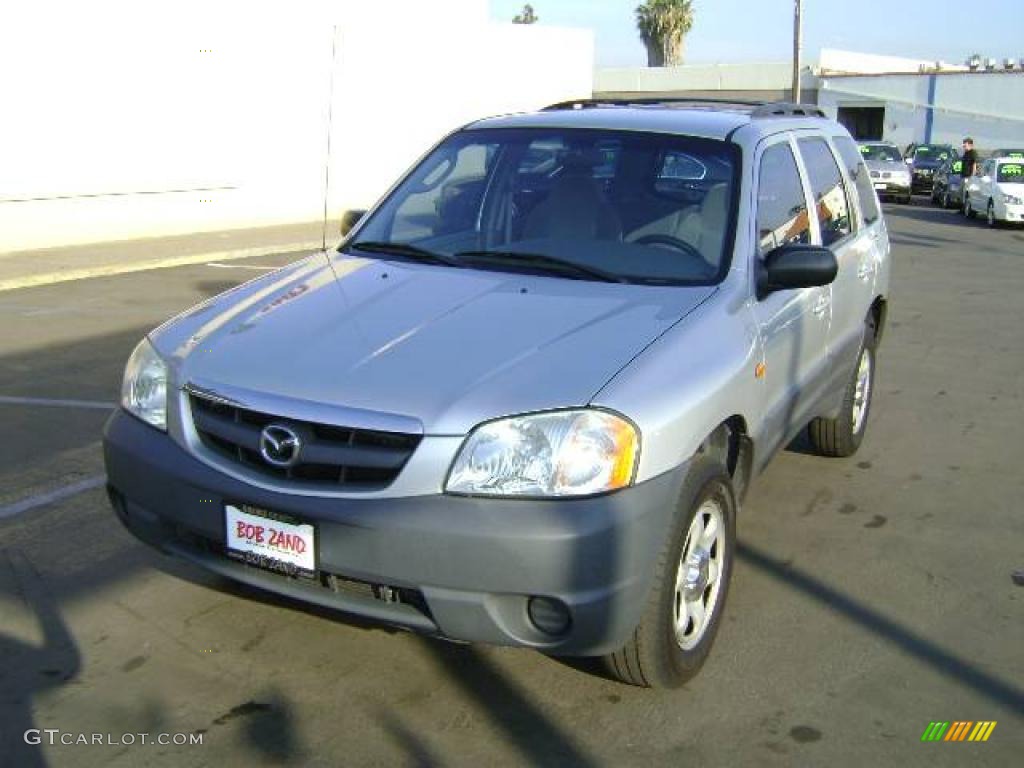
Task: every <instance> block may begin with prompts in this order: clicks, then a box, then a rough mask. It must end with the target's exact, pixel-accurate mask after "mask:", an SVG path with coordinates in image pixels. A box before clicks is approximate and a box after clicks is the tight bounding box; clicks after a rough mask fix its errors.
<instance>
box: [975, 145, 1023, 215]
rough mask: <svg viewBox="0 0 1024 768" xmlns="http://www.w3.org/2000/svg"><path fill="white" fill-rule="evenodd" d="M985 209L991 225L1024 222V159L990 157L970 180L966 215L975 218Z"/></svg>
mask: <svg viewBox="0 0 1024 768" xmlns="http://www.w3.org/2000/svg"><path fill="white" fill-rule="evenodd" d="M980 211H985V217H986V219H987V220H988V225H989V226H990V227H994V226H996V225H997V224H999V223H1001V222H1015V223H1020V222H1024V160H1022V159H1021V158H1019V157H990V158H989V159H988V160H986V161H985V162H984V163H982V166H981V170H980V171H979V172H978V174H977V175H975V176H972V177H971V179H970V181H968V182H967V193H966V195H965V196H964V215H966V216H967V217H968V218H974V216H976V215H977V214H978V212H980Z"/></svg>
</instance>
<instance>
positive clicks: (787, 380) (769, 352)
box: [754, 134, 832, 455]
mask: <svg viewBox="0 0 1024 768" xmlns="http://www.w3.org/2000/svg"><path fill="white" fill-rule="evenodd" d="M795 151H796V145H795V142H794V141H793V140H792V138H791V137H790V136H789V135H788V134H782V135H780V136H776V137H772V138H771V139H768V140H766V141H765V142H764V143H762V144H761V145H760V146H759V148H758V156H757V157H756V158H755V163H756V166H755V167H756V168H757V178H756V179H755V182H754V183H755V189H756V190H757V215H756V221H757V243H758V248H757V253H756V256H755V257H756V258H757V259H759V260H760V259H763V258H764V257H765V256H766V255H767V254H768V253H769V252H771V251H772V250H773V249H774V248H777V247H778V246H780V245H784V244H785V243H792V242H801V243H811V242H813V241H814V239H815V234H814V233H813V232H812V230H813V229H815V228H816V218H812V216H811V215H810V213H809V210H808V204H807V200H808V189H807V186H806V184H805V181H804V179H803V177H802V175H801V172H800V169H799V166H798V164H797V161H796V156H795ZM831 301H832V289H831V286H823V287H818V288H801V289H793V290H785V291H776V292H774V293H771V294H769V295H768V296H766V297H765V298H764V299H762V300H760V301H757V302H756V303H755V305H754V315H755V317H756V319H757V323H758V326H759V330H760V334H761V339H762V342H763V344H764V370H763V371H761V378H762V384H763V387H764V390H763V392H764V397H763V400H762V402H763V404H764V411H763V435H764V438H763V439H764V441H765V448H766V450H765V451H764V453H763V454H762V455H770V454H771V453H772V452H773V451H774V450H775V449H776V448H778V447H779V446H780V444H781V443H782V442H783V441H785V440H788V439H789V438H790V437H792V436H793V435H794V434H795V433H796V432H797V431H798V430H799V429H800V428H801V427H803V426H804V425H805V424H806V423H807V421H809V420H810V418H811V416H812V415H813V414H812V413H811V409H812V407H813V405H814V403H815V402H816V401H817V400H818V399H819V398H820V395H821V393H822V392H823V390H824V381H825V378H826V372H827V369H828V328H829V318H830V314H831Z"/></svg>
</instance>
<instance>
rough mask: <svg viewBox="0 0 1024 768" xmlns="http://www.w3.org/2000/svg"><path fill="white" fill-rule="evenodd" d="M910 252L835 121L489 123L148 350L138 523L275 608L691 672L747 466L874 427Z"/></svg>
mask: <svg viewBox="0 0 1024 768" xmlns="http://www.w3.org/2000/svg"><path fill="white" fill-rule="evenodd" d="M352 218H354V217H350V220H351V219H352ZM889 264H890V260H889V238H888V234H887V232H886V228H885V223H884V221H883V219H882V216H881V213H880V211H879V205H878V200H877V197H876V195H875V191H874V189H873V187H872V181H871V178H870V176H869V174H868V170H867V169H866V168H865V165H864V162H863V160H862V158H861V155H860V152H859V151H858V149H857V145H856V144H855V143H854V141H853V140H852V139H851V138H850V135H849V134H848V133H847V132H846V130H845V129H843V128H842V127H841V126H840V125H838V124H837V123H835V122H833V121H831V120H828V119H825V117H824V115H822V114H821V113H820V112H818V111H817V109H815V108H813V107H804V106H801V105H785V104H781V105H780V104H770V105H761V106H757V105H748V104H720V103H716V104H710V103H701V102H680V103H671V102H658V103H625V102H592V101H582V102H575V103H571V104H559V105H554V106H552V107H549V108H547V109H545V110H542V111H540V112H538V113H535V114H525V115H516V116H506V117H497V118H492V119H487V120H481V121H479V122H475V123H472V124H470V125H468V126H466V127H464V128H462V129H461V130H458V131H456V132H454V133H452V134H451V135H449V136H447V137H446V138H445V139H444V140H442V141H441V142H440V143H439V144H438V145H437V146H436V147H434V149H432V150H431V151H430V152H429V153H427V155H425V157H424V158H423V159H422V160H421V161H420V162H419V163H417V164H416V165H415V167H413V168H412V170H410V171H409V172H408V174H407V175H406V176H405V177H404V178H403V179H401V180H400V181H399V182H398V183H397V184H396V186H395V187H394V188H393V189H392V190H391V191H390V192H389V193H388V194H387V195H386V196H385V197H384V199H383V200H382V201H381V202H380V203H379V204H378V205H377V206H376V207H375V208H374V209H373V210H372V211H371V212H369V213H368V214H367V215H365V216H363V217H362V218H360V219H359V220H358V221H357V223H356V224H355V226H354V228H352V230H351V231H350V232H349V233H348V234H347V235H346V236H345V239H344V241H343V242H342V243H341V245H340V247H338V248H337V249H336V250H332V251H329V252H325V253H318V254H316V255H314V256H311V257H309V258H307V259H305V260H304V261H300V262H298V263H295V264H292V265H290V266H287V267H285V268H283V269H281V270H279V271H277V272H276V273H273V274H270V275H267V276H264V277H260V278H258V279H257V280H254V281H252V282H250V283H247V284H245V285H242V286H240V287H238V288H236V289H234V290H232V291H229V292H227V293H225V294H222V295H221V296H218V297H216V298H214V299H211V300H210V301H207V302H206V303H205V304H202V305H200V306H198V307H196V308H194V309H192V310H190V311H188V312H186V313H184V314H182V315H180V316H179V317H177V318H175V319H173V320H171V321H170V322H168V323H166V324H164V325H163V326H161V327H160V328H158V329H156V330H155V331H153V332H152V333H150V334H149V336H148V337H147V338H146V339H145V340H143V341H142V342H141V343H140V344H139V346H138V347H137V348H136V350H135V351H134V353H133V354H132V356H131V359H130V360H129V362H128V365H127V369H126V371H125V377H124V385H123V391H122V408H121V409H119V410H118V411H117V412H116V413H115V414H114V416H113V417H112V418H111V420H110V422H109V423H108V424H107V427H106V433H105V442H104V447H105V455H106V464H107V474H108V478H109V491H110V497H111V500H112V503H113V507H114V509H115V510H116V512H117V515H118V516H119V517H120V519H121V520H122V521H123V522H124V524H125V525H126V526H127V527H128V528H129V529H130V530H131V531H132V532H133V533H134V534H136V535H137V536H138V537H139V538H141V539H142V540H144V541H146V542H148V543H150V544H152V545H154V546H156V547H158V548H159V549H161V550H162V551H164V552H166V553H170V554H173V555H177V556H179V557H182V558H185V559H187V560H190V561H192V562H193V563H196V564H199V565H201V566H204V567H206V568H208V569H210V570H212V571H216V572H218V573H220V574H223V575H225V576H229V577H231V578H234V579H237V580H239V581H243V582H246V583H248V584H250V585H255V586H258V587H261V588H264V589H266V590H269V591H271V592H275V593H278V594H281V595H287V596H289V597H292V598H296V599H299V600H303V601H307V602H309V603H315V604H318V605H320V606H327V607H330V608H335V609H338V610H340V611H345V612H348V613H352V614H358V615H360V616H364V617H370V618H372V619H377V620H380V621H382V622H387V623H390V624H394V625H400V626H404V627H408V628H412V629H414V630H418V631H422V632H424V633H428V634H433V635H438V636H443V637H446V638H450V639H454V640H461V641H470V642H486V643H496V644H504V645H518V646H527V647H531V648H535V649H537V650H540V651H543V652H547V653H551V654H558V655H577V656H602V657H604V658H605V659H606V660H607V661H608V664H609V668H610V669H611V671H612V673H613V674H614V675H616V676H617V677H618V678H620V679H621V680H623V681H625V682H628V683H632V684H636V685H649V686H675V685H680V684H681V683H683V682H684V681H686V680H687V679H688V678H690V677H692V676H693V675H694V674H695V673H696V672H697V670H698V669H699V668H700V667H701V665H702V664H703V663H704V660H705V658H706V657H707V655H708V652H709V650H710V648H711V645H712V642H713V640H714V637H715V633H716V630H717V628H718V626H719V624H720V621H721V616H722V611H723V607H724V604H725V600H726V593H727V591H728V585H729V578H730V575H731V573H732V568H733V561H734V557H735V531H736V518H737V512H738V509H739V504H740V502H741V501H742V499H743V497H744V495H745V493H746V491H747V489H748V487H749V485H750V481H751V479H752V478H753V477H754V476H755V475H756V474H757V473H758V472H759V471H760V470H761V469H762V468H763V467H764V466H765V464H766V463H767V462H768V460H769V459H770V458H771V457H772V455H773V454H775V453H776V452H777V451H778V450H779V449H781V448H783V447H785V446H786V445H787V443H789V442H790V441H791V440H792V439H793V438H794V437H795V436H796V435H797V434H798V433H800V432H801V431H802V430H807V431H808V432H809V437H810V441H811V443H812V444H813V446H814V448H815V449H816V450H817V451H818V452H820V453H821V454H823V455H827V456H849V455H850V454H852V453H853V452H854V451H856V450H857V447H858V445H859V444H860V442H861V440H862V438H863V436H864V432H865V428H866V424H867V419H868V412H869V409H870V405H871V395H872V391H873V386H872V384H873V381H874V372H875V349H876V345H877V344H878V341H879V338H880V337H881V333H882V328H883V325H884V321H885V317H886V297H887V294H888V289H889ZM808 425H809V427H808Z"/></svg>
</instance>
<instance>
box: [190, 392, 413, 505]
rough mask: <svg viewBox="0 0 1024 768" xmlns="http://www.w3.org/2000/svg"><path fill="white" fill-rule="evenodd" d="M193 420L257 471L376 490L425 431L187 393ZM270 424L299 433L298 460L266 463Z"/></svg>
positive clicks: (213, 446)
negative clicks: (255, 407)
mask: <svg viewBox="0 0 1024 768" xmlns="http://www.w3.org/2000/svg"><path fill="white" fill-rule="evenodd" d="M189 403H190V405H191V407H192V422H193V424H194V425H195V428H196V433H197V434H198V435H199V439H200V440H201V441H202V443H203V445H204V446H206V447H207V448H208V449H210V450H211V451H213V452H214V453H217V454H218V455H220V456H222V457H224V458H225V459H228V460H229V461H232V462H234V463H236V464H240V465H242V466H244V467H247V468H249V469H251V470H253V471H255V472H258V473H260V474H263V475H267V476H268V477H273V478H276V479H280V480H290V481H294V482H296V483H298V484H301V485H303V486H320V487H324V488H330V489H337V488H339V487H340V488H346V489H352V490H373V489H376V488H382V487H384V486H387V485H389V484H390V483H391V482H392V481H393V480H394V479H395V478H396V477H397V476H398V473H399V472H400V471H401V470H402V467H403V466H405V462H406V461H408V460H409V457H410V456H411V455H412V453H413V451H414V450H416V446H417V445H419V442H420V439H421V436H420V435H415V434H405V433H400V432H378V431H375V430H369V429H355V428H350V427H339V426H335V425H332V424H315V423H312V422H308V421H299V420H296V419H289V418H287V417H284V416H278V415H275V414H270V413H262V412H260V411H252V410H248V409H245V408H238V407H235V406H233V405H229V404H227V403H224V402H222V401H219V400H211V399H209V398H206V397H202V396H201V395H197V394H195V393H194V392H193V393H190V394H189ZM268 424H280V425H284V426H287V427H289V428H290V429H291V430H292V431H294V432H295V433H296V434H297V435H299V436H300V438H301V441H302V447H301V449H300V451H299V460H298V462H297V463H295V464H294V465H292V466H290V467H278V466H275V465H273V464H271V463H269V462H267V461H266V460H265V459H264V458H263V456H262V455H261V453H260V434H261V433H262V431H263V428H264V427H266V426H267V425H268Z"/></svg>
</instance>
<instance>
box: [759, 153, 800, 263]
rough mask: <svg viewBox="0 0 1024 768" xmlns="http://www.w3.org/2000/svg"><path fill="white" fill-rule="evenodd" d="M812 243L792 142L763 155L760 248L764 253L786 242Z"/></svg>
mask: <svg viewBox="0 0 1024 768" xmlns="http://www.w3.org/2000/svg"><path fill="white" fill-rule="evenodd" d="M809 242H811V223H810V219H809V217H808V214H807V199H806V198H805V197H804V188H803V185H802V184H801V183H800V172H799V171H797V168H796V160H795V159H794V158H793V152H792V150H790V148H789V144H786V143H783V144H775V145H773V146H771V147H768V148H767V149H766V150H765V151H764V153H763V154H762V155H761V167H760V170H759V172H758V184H757V243H758V247H757V251H758V254H759V255H762V256H763V255H764V254H766V253H768V252H769V251H771V250H773V249H775V248H778V247H779V246H780V245H785V244H786V243H809Z"/></svg>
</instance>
